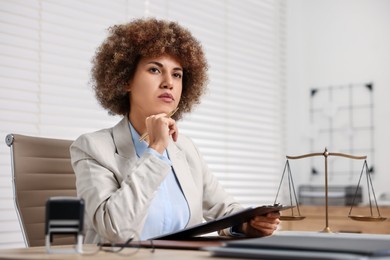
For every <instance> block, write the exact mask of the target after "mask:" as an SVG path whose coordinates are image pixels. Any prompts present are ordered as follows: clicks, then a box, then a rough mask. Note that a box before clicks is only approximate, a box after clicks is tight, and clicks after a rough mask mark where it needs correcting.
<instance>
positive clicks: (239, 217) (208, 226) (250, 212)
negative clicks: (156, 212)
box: [150, 204, 294, 240]
mask: <svg viewBox="0 0 390 260" xmlns="http://www.w3.org/2000/svg"><path fill="white" fill-rule="evenodd" d="M292 207H294V206H283V205H280V204H275V205H264V206H259V207H255V208H246V209H243V210H241V211H238V212H235V213H232V214H230V215H226V216H223V217H221V218H218V219H215V220H211V221H208V222H205V223H201V224H198V225H194V226H191V227H188V228H185V229H182V230H180V231H176V232H172V233H169V234H165V235H161V236H157V237H153V238H150V240H184V239H189V238H192V237H195V236H200V235H204V234H208V233H211V232H215V231H218V230H222V229H225V228H228V227H232V226H235V225H238V224H241V223H245V222H247V221H249V220H250V219H251V218H253V217H255V216H261V215H265V214H267V213H270V212H276V211H282V210H286V209H290V208H292Z"/></svg>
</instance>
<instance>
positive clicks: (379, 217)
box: [348, 215, 387, 222]
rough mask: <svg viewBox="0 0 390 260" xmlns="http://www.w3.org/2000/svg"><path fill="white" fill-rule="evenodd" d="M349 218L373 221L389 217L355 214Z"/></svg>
mask: <svg viewBox="0 0 390 260" xmlns="http://www.w3.org/2000/svg"><path fill="white" fill-rule="evenodd" d="M348 217H349V218H351V219H353V220H356V221H367V222H368V221H371V222H379V221H385V220H386V219H387V218H385V217H381V216H376V217H375V216H361V215H355V216H348Z"/></svg>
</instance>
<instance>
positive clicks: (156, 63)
mask: <svg viewBox="0 0 390 260" xmlns="http://www.w3.org/2000/svg"><path fill="white" fill-rule="evenodd" d="M147 64H155V65H157V66H159V67H160V68H163V67H164V65H163V64H162V63H160V62H158V61H151V62H148V63H147ZM173 70H180V71H183V68H181V67H175V68H173Z"/></svg>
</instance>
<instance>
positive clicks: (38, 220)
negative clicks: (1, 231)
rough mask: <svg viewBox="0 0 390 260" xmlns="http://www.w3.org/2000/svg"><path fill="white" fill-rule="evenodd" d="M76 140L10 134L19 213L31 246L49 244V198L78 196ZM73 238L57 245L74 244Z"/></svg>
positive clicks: (67, 237)
mask: <svg viewBox="0 0 390 260" xmlns="http://www.w3.org/2000/svg"><path fill="white" fill-rule="evenodd" d="M72 142H73V141H71V140H61V139H51V138H42V137H33V136H25V135H19V134H9V135H7V137H6V143H7V145H8V146H9V147H10V148H11V162H12V174H13V186H14V187H13V188H14V199H15V206H16V211H17V214H18V217H19V222H20V224H21V228H22V232H23V237H24V240H25V243H26V245H27V246H28V247H30V246H44V245H45V209H46V202H47V200H48V198H49V197H54V196H73V197H74V196H76V177H75V174H74V172H73V169H72V165H71V162H70V152H69V147H70V145H71V143H72ZM73 243H75V239H74V237H73V236H72V235H62V236H60V237H58V238H57V237H56V239H54V241H53V245H64V244H73Z"/></svg>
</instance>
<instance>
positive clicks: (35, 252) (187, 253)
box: [0, 247, 238, 260]
mask: <svg viewBox="0 0 390 260" xmlns="http://www.w3.org/2000/svg"><path fill="white" fill-rule="evenodd" d="M124 250H129V249H124ZM124 253H126V251H124ZM0 259H27V260H28V259H64V260H66V259H112V260H117V259H121V260H124V259H131V260H140V259H143V260H144V259H154V260H157V259H158V260H183V259H186V260H187V259H188V260H193V259H197V260H198V259H209V260H210V259H225V260H226V258H219V257H212V258H211V254H210V253H209V252H206V251H201V250H175V249H160V248H157V249H155V251H154V252H152V251H151V250H150V249H148V248H141V249H139V251H138V252H137V253H136V254H134V255H131V256H123V255H118V254H116V253H108V252H102V251H100V252H99V253H97V254H94V255H79V254H48V253H47V252H46V249H45V248H44V247H30V248H17V249H1V250H0ZM236 259H238V258H236Z"/></svg>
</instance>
